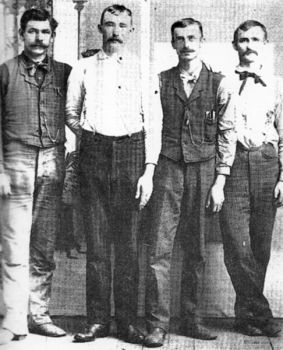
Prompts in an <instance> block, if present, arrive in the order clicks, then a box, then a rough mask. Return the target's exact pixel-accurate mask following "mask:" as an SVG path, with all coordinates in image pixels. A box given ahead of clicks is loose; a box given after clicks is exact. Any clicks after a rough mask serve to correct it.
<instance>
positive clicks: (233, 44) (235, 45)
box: [232, 41, 238, 51]
mask: <svg viewBox="0 0 283 350" xmlns="http://www.w3.org/2000/svg"><path fill="white" fill-rule="evenodd" d="M232 46H233V49H234V50H236V51H238V47H237V44H236V43H235V41H232Z"/></svg>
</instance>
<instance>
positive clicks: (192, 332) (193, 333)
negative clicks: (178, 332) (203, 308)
mask: <svg viewBox="0 0 283 350" xmlns="http://www.w3.org/2000/svg"><path fill="white" fill-rule="evenodd" d="M182 333H183V334H184V335H186V336H187V337H190V338H194V339H201V340H215V339H216V338H217V335H216V334H213V333H211V332H210V331H209V330H208V329H207V328H206V327H204V326H202V325H200V324H194V325H185V326H182Z"/></svg>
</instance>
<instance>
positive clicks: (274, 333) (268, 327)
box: [258, 319, 281, 338]
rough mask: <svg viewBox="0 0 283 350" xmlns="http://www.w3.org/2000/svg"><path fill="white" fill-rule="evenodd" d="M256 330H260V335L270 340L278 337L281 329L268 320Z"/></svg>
mask: <svg viewBox="0 0 283 350" xmlns="http://www.w3.org/2000/svg"><path fill="white" fill-rule="evenodd" d="M258 328H260V330H261V331H262V333H263V334H264V335H265V336H267V337H270V338H277V337H280V332H281V328H280V327H279V325H278V324H277V323H276V322H275V321H274V320H272V319H270V320H268V322H266V323H265V324H263V325H259V326H258Z"/></svg>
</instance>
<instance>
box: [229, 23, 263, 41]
mask: <svg viewBox="0 0 283 350" xmlns="http://www.w3.org/2000/svg"><path fill="white" fill-rule="evenodd" d="M252 27H260V28H261V29H262V31H263V34H264V40H267V30H266V27H265V26H264V25H263V24H262V23H260V22H258V21H255V20H253V19H249V20H247V21H245V22H243V23H241V24H240V25H239V27H238V28H237V29H236V30H235V31H234V36H233V44H236V42H237V40H238V34H239V31H240V30H242V31H244V32H246V31H247V30H249V29H250V28H252Z"/></svg>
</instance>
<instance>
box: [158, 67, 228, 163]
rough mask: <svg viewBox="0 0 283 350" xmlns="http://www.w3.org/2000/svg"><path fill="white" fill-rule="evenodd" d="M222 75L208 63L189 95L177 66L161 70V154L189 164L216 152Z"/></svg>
mask: <svg viewBox="0 0 283 350" xmlns="http://www.w3.org/2000/svg"><path fill="white" fill-rule="evenodd" d="M221 79H222V75H221V74H219V73H215V72H212V71H211V70H209V69H208V68H207V67H206V66H205V65H204V64H203V66H202V70H201V72H200V76H199V79H198V80H197V82H196V84H195V87H194V89H193V91H192V93H191V95H190V97H189V98H187V97H186V93H185V91H184V87H183V82H182V80H181V78H180V72H179V69H178V68H177V67H173V68H171V69H169V70H167V71H164V72H161V73H160V82H161V103H162V109H163V131H162V148H161V154H162V155H164V156H166V157H168V158H171V159H173V160H175V161H179V160H183V161H184V162H186V163H189V162H199V161H205V160H208V159H210V158H212V157H215V155H216V150H215V146H216V134H217V119H218V110H217V109H218V104H217V90H218V87H219V84H220V81H221Z"/></svg>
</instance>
